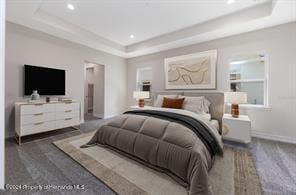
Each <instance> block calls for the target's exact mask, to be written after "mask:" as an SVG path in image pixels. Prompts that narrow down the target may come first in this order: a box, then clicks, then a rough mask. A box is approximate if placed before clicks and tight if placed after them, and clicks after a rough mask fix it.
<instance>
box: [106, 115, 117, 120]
mask: <svg viewBox="0 0 296 195" xmlns="http://www.w3.org/2000/svg"><path fill="white" fill-rule="evenodd" d="M115 116H116V115H115V114H111V115H107V116H104V119H108V118H113V117H115Z"/></svg>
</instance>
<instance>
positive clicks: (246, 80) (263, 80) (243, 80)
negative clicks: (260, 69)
mask: <svg viewBox="0 0 296 195" xmlns="http://www.w3.org/2000/svg"><path fill="white" fill-rule="evenodd" d="M265 80H266V79H240V80H230V83H252V82H265Z"/></svg>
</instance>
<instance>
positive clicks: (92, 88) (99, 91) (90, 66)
mask: <svg viewBox="0 0 296 195" xmlns="http://www.w3.org/2000/svg"><path fill="white" fill-rule="evenodd" d="M104 80H105V67H104V65H100V64H95V63H91V62H85V84H84V119H85V121H90V120H95V119H100V118H104V97H105V94H104V93H105V90H104Z"/></svg>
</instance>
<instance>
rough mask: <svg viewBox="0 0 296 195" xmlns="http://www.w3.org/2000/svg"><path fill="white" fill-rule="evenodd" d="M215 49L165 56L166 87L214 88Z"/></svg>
mask: <svg viewBox="0 0 296 195" xmlns="http://www.w3.org/2000/svg"><path fill="white" fill-rule="evenodd" d="M216 62H217V50H210V51H204V52H200V53H194V54H189V55H183V56H177V57H172V58H166V59H165V61H164V63H165V67H164V68H165V85H166V89H215V88H216Z"/></svg>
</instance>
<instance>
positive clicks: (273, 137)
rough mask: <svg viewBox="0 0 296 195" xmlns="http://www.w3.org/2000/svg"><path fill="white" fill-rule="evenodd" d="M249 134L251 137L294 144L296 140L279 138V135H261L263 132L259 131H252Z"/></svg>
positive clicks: (284, 137)
mask: <svg viewBox="0 0 296 195" xmlns="http://www.w3.org/2000/svg"><path fill="white" fill-rule="evenodd" d="M251 134H252V137H257V138H262V139H268V140H273V141H280V142H285V143H291V144H296V138H293V137H287V136H281V135H273V134H269V133H263V132H260V131H253V130H252V133H251Z"/></svg>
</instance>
